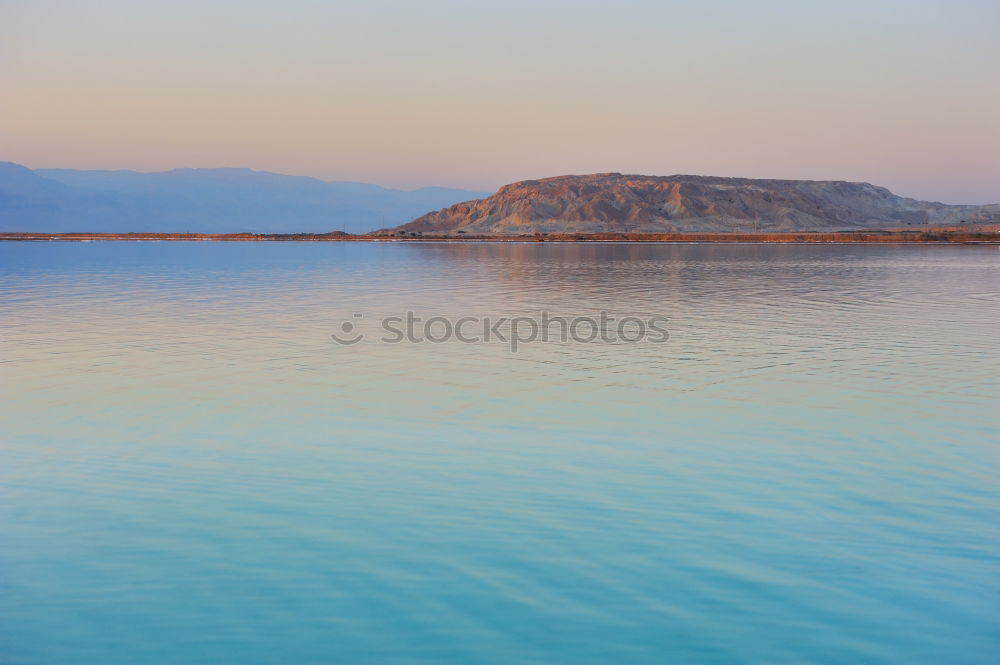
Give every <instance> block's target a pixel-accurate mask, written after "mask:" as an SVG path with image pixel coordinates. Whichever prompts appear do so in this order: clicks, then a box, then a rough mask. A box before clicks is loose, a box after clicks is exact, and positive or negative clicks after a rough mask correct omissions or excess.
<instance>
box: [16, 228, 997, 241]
mask: <svg viewBox="0 0 1000 665" xmlns="http://www.w3.org/2000/svg"><path fill="white" fill-rule="evenodd" d="M0 241H14V242H142V241H148V242H183V241H189V242H190V241H198V242H455V243H467V242H518V243H525V242H556V243H560V242H561V243H567V242H603V243H754V244H772V243H773V244H788V243H797V244H811V243H830V244H866V243H880V244H886V243H892V244H899V243H904V244H928V243H930V244H988V245H994V244H1000V232H985V231H961V230H953V229H941V230H924V231H888V230H882V231H840V232H829V231H826V232H788V233H546V234H531V235H494V236H455V235H431V234H427V235H406V236H401V235H400V236H397V235H349V234H344V233H330V234H314V233H264V234H253V233H32V232H0Z"/></svg>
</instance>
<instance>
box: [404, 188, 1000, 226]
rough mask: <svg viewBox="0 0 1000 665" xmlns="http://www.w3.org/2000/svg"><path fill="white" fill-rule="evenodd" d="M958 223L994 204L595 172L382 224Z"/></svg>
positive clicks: (999, 218) (996, 215) (995, 209)
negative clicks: (407, 222)
mask: <svg viewBox="0 0 1000 665" xmlns="http://www.w3.org/2000/svg"><path fill="white" fill-rule="evenodd" d="M963 222H964V223H965V225H969V226H971V225H979V224H990V223H993V224H996V223H998V222H1000V205H988V206H959V205H945V204H943V203H931V202H926V201H917V200H915V199H907V198H903V197H899V196H896V195H895V194H893V193H892V192H890V191H889V190H887V189H885V188H883V187H876V186H874V185H870V184H868V183H853V182H838V181H813V180H751V179H747V178H715V177H709V176H690V175H676V176H662V177H661V176H643V175H622V174H620V173H598V174H594V175H583V176H559V177H555V178H545V179H542V180H525V181H523V182H518V183H514V184H511V185H506V186H504V187H501V188H500V190H499V191H498V192H497V193H496V194H494V195H493V196H490V197H488V198H485V199H480V200H476V201H468V202H465V203H459V204H456V205H453V206H451V207H450V208H445V209H443V210H440V211H437V212H432V213H429V214H426V215H424V216H423V217H420V218H418V219H416V220H414V221H412V222H410V223H409V224H404V225H403V226H401V227H399V228H397V229H395V230H393V231H389V233H391V232H395V233H399V232H403V231H405V232H423V233H438V234H457V233H459V232H462V233H464V234H470V235H476V234H484V235H497V234H500V235H502V234H523V233H537V232H553V233H554V232H576V233H599V232H671V231H715V232H718V231H739V232H748V231H772V232H775V231H835V230H848V229H873V228H879V229H883V228H903V227H920V226H926V225H930V226H948V225H957V224H962V223H963Z"/></svg>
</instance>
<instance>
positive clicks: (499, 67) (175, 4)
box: [0, 0, 1000, 203]
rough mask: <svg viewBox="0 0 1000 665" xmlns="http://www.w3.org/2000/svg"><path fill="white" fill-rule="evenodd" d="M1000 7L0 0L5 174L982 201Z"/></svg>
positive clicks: (541, 0)
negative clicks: (580, 180) (701, 186)
mask: <svg viewBox="0 0 1000 665" xmlns="http://www.w3.org/2000/svg"><path fill="white" fill-rule="evenodd" d="M998 35H1000V2H998V1H997V0H949V1H947V2H944V1H927V0H910V1H906V2H904V1H896V0H868V1H867V2H860V1H855V0H839V1H837V2H832V1H831V2H813V1H806V0H797V1H792V0H770V1H768V0H760V1H749V0H748V1H744V2H735V1H732V0H728V1H727V0H714V1H713V0H701V1H699V2H694V1H688V2H672V1H670V0H661V1H652V0H648V1H639V0H632V1H630V0H619V1H618V2H608V1H606V0H605V1H601V2H592V1H590V0H574V1H545V0H535V1H534V2H522V1H520V0H506V1H505V2H489V3H485V2H484V3H480V2H475V1H473V0H465V1H464V2H459V1H450V0H448V1H444V0H424V1H422V2H415V1H412V0H410V1H390V0H366V1H364V2H336V1H329V0H328V1H321V0H282V1H280V2H278V1H272V2H262V1H260V0H240V1H235V0H234V1H215V2H213V1H211V0H199V1H197V2H193V1H189V0H170V1H163V0H142V1H141V2H139V1H136V0H87V1H83V0H76V1H71V0H0V160H6V161H14V162H18V163H21V164H24V165H26V166H29V167H32V168H41V167H65V168H107V169H119V168H125V169H136V170H143V171H150V170H165V169H170V168H175V167H218V166H239V167H249V168H255V169H261V170H269V171H276V172H280V173H289V174H296V175H311V176H315V177H318V178H322V179H324V180H354V181H363V182H372V183H377V184H381V185H385V186H391V187H402V188H414V187H420V186H426V185H441V186H453V187H465V188H469V189H475V190H489V191H492V190H494V189H496V188H497V187H498V186H500V185H502V184H504V183H507V182H512V181H517V180H524V179H528V178H538V177H545V176H552V175H562V174H568V173H593V172H607V171H620V172H624V173H642V174H652V175H670V174H675V173H693V174H705V175H724V176H746V177H761V178H808V179H835V180H855V181H868V182H873V183H876V184H879V185H883V186H886V187H889V188H890V189H892V190H893V191H895V192H896V193H898V194H902V195H906V196H913V197H917V198H921V199H929V200H939V201H944V202H948V203H993V202H1000V37H998Z"/></svg>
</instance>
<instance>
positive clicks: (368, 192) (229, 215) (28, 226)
mask: <svg viewBox="0 0 1000 665" xmlns="http://www.w3.org/2000/svg"><path fill="white" fill-rule="evenodd" d="M487 194H488V193H487V192H471V191H466V190H462V189H447V188H441V187H425V188H423V189H417V190H413V191H403V190H398V189H387V188H384V187H379V186H378V185H368V184H363V183H356V182H324V181H322V180H317V179H316V178H309V177H302V176H288V175H281V174H277V173H267V172H262V171H253V170H250V169H175V170H173V171H164V172H159V173H140V172H136V171H76V170H70V169H35V170H32V169H28V168H26V167H24V166H21V165H19V164H14V163H11V162H0V231H46V232H72V231H94V232H130V231H135V232H144V231H163V232H195V233H239V232H243V231H249V232H254V233H323V232H328V231H340V230H345V231H347V232H349V233H365V232H368V231H371V230H373V229H377V228H380V227H384V226H388V225H392V224H398V223H401V222H404V221H406V220H410V219H413V218H414V217H416V216H418V215H422V214H423V213H425V212H427V211H428V210H434V209H438V208H442V207H445V206H449V205H451V204H453V203H455V202H457V201H466V200H469V199H477V198H481V197H483V196H486V195H487Z"/></svg>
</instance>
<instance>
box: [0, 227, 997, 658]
mask: <svg viewBox="0 0 1000 665" xmlns="http://www.w3.org/2000/svg"><path fill="white" fill-rule="evenodd" d="M407 310H412V311H414V312H417V313H418V314H423V315H425V316H433V315H442V316H452V317H457V316H462V315H469V316H486V315H492V316H498V315H506V316H517V315H525V316H531V315H538V313H539V312H540V311H542V310H547V311H551V312H553V313H555V314H563V315H569V316H574V315H595V314H596V313H597V312H599V311H600V310H607V311H609V312H612V313H614V314H616V315H619V316H621V315H627V314H638V315H640V316H648V315H653V314H656V315H661V316H666V317H669V319H670V322H669V324H668V325H667V328H668V329H669V331H670V334H671V338H670V340H669V341H668V342H666V343H662V344H654V343H651V342H644V343H636V344H600V343H594V344H577V343H572V342H569V343H559V342H550V343H547V344H542V343H536V344H532V345H526V346H524V347H522V348H521V349H519V350H518V352H517V353H511V352H510V350H509V347H508V346H506V345H504V344H500V343H492V342H491V343H487V344H460V343H458V342H454V341H452V342H448V343H444V344H427V343H425V344H396V345H392V344H382V343H378V342H377V341H376V340H375V339H373V338H372V336H371V335H369V337H368V338H366V339H365V340H363V341H362V342H360V343H358V344H356V345H354V346H349V347H348V346H340V345H337V344H335V343H334V342H333V341H332V339H331V337H330V334H331V333H333V332H337V331H338V330H339V326H340V324H341V323H342V322H343V321H345V320H351V321H355V322H357V323H358V325H359V328H358V329H359V330H360V331H369V332H370V331H371V330H372V329H374V328H372V327H373V326H374V327H375V328H377V323H376V322H377V321H378V319H379V318H380V317H382V316H386V315H400V314H402V313H405V311H407ZM354 313H359V314H363V315H364V318H363V319H352V314H354ZM998 338H1000V250H998V249H997V248H990V247H900V246H866V247H859V246H791V245H784V246H753V245H725V246H723V245H680V246H671V245H632V246H622V245H594V244H586V245H554V244H546V245H536V244H524V245H522V244H516V245H512V244H495V245H492V244H474V245H473V244H461V245H448V244H405V243H385V244H360V243H359V244H348V243H345V244H332V243H331V244H298V243H287V244H281V243H259V244H242V243H232V244H226V243H218V244H214V243H91V244H60V243H45V244H42V243H38V244H16V243H0V373H2V374H0V378H2V382H0V390H2V394H0V399H2V401H0V418H2V420H0V427H2V429H0V453H2V462H0V482H2V487H0V504H2V512H0V662H3V663H5V664H8V663H9V664H13V663H31V664H58V665H66V664H73V665H90V664H98V663H99V664H101V665H106V664H109V663H129V664H130V665H138V664H145V663H184V664H199V663H206V664H207V663H213V664H215V663H218V664H226V665H228V664H248V665H253V664H258V663H275V664H279V663H280V664H285V663H300V664H311V663H497V664H504V665H509V664H513V663H567V664H574V665H577V664H585V663H601V664H605V663H608V664H610V663H615V664H617V663H657V664H661V663H694V664H701V663H726V664H730V663H762V664H767V665H775V664H781V663H789V664H791V663H796V664H798V663H845V664H855V663H893V664H899V663H906V664H907V665H914V664H921V663H927V664H934V665H939V664H943V663H947V664H949V665H961V664H965V663H968V664H973V663H974V664H983V665H987V664H995V663H997V662H998V658H1000V480H998V478H1000V416H998V411H1000V410H998V408H997V398H998V397H1000V383H998V377H1000V349H998V347H1000V345H998V343H997V339H998Z"/></svg>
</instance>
